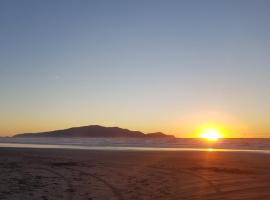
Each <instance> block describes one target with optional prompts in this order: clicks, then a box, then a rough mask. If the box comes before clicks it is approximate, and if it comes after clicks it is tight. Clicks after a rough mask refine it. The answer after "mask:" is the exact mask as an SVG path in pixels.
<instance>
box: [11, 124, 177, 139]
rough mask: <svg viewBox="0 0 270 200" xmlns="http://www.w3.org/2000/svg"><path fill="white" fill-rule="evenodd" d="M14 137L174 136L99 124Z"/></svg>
mask: <svg viewBox="0 0 270 200" xmlns="http://www.w3.org/2000/svg"><path fill="white" fill-rule="evenodd" d="M13 137H31V138H32V137H83V138H89V137H92V138H100V137H101V138H117V137H118V138H174V136H173V135H166V134H164V133H161V132H157V133H149V134H144V133H143V132H140V131H131V130H128V129H123V128H119V127H104V126H98V125H90V126H82V127H74V128H69V129H63V130H55V131H48V132H39V133H23V134H17V135H14V136H13Z"/></svg>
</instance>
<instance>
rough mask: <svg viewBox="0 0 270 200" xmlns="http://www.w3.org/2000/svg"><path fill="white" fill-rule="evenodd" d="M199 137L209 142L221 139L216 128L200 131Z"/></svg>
mask: <svg viewBox="0 0 270 200" xmlns="http://www.w3.org/2000/svg"><path fill="white" fill-rule="evenodd" d="M201 137H202V138H204V139H207V140H209V141H217V140H218V139H219V138H221V137H222V134H221V133H220V131H219V130H218V129H216V128H208V129H205V130H203V131H202V133H201Z"/></svg>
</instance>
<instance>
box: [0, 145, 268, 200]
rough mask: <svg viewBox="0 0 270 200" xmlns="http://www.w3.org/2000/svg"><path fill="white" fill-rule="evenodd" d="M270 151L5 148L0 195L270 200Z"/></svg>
mask: <svg viewBox="0 0 270 200" xmlns="http://www.w3.org/2000/svg"><path fill="white" fill-rule="evenodd" d="M269 166H270V154H256V153H241V152H139V151H138V152H135V151H89V150H64V149H62V150H59V149H27V148H1V149H0V172H1V173H0V174H1V178H0V182H1V183H0V199H9V200H13V199H27V200H32V199H33V200H34V199H35V200H36V199H41V200H47V199H48V200H54V199H67V200H75V199H76V200H94V199H100V200H131V199H132V200H142V199H144V200H150V199H151V200H152V199H153V200H154V199H163V200H166V199H170V200H174V199H175V200H178V199H186V200H191V199H198V200H204V199H205V200H212V199H213V200H214V199H215V200H221V199H228V200H236V199H239V200H240V199H245V200H254V199H259V198H260V199H265V200H267V199H270V171H269Z"/></svg>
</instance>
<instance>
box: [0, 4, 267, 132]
mask: <svg viewBox="0 0 270 200" xmlns="http://www.w3.org/2000/svg"><path fill="white" fill-rule="evenodd" d="M269 8H270V2H269V1H266V0H258V1H251V0H239V1H233V0H228V1H214V0H206V1H199V0H198V1H195V0H194V1H193V0H192V1H174V0H168V1H154V0H149V1H141V0H138V1H124V0H121V1H120V0H116V1H105V0H101V1H61V0H57V1H54V0H47V1H34V0H29V1H19V0H12V1H5V0H4V1H0V26H1V29H0V35H1V37H0V40H1V45H0V97H1V98H0V111H1V112H0V136H10V135H14V134H16V133H23V132H40V131H49V130H57V129H63V128H69V127H74V126H83V125H90V124H98V125H103V126H118V127H122V128H128V129H130V130H139V131H142V132H158V131H161V132H164V133H167V134H174V135H175V136H177V137H197V136H198V135H199V133H200V132H202V130H205V129H209V128H210V129H212V128H215V129H217V130H219V131H220V132H221V133H224V137H270V117H269V113H270V92H269V88H270V78H269V77H270V56H269V53H270V38H269V35H270V27H269V23H270V12H269Z"/></svg>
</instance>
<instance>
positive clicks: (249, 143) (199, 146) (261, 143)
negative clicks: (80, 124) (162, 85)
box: [0, 138, 270, 153]
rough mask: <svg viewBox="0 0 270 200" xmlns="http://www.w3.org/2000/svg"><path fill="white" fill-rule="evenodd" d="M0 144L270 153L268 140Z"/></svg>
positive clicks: (4, 142) (9, 142) (10, 141)
mask: <svg viewBox="0 0 270 200" xmlns="http://www.w3.org/2000/svg"><path fill="white" fill-rule="evenodd" d="M0 147H18V148H26V147H27V148H61V149H63V148H64V149H88V150H136V151H147V150H150V151H241V152H260V153H270V139H221V140H219V141H216V142H209V141H206V140H202V139H141V138H139V139H138V138H136V139H134V138H128V139H127V138H0Z"/></svg>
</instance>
